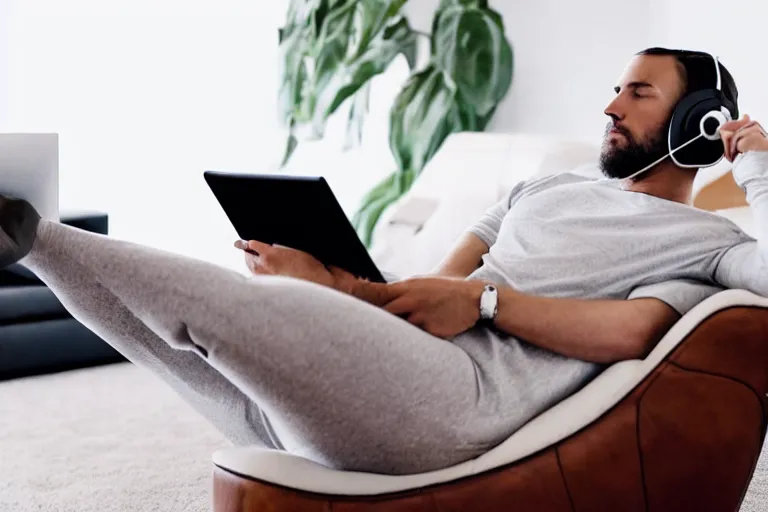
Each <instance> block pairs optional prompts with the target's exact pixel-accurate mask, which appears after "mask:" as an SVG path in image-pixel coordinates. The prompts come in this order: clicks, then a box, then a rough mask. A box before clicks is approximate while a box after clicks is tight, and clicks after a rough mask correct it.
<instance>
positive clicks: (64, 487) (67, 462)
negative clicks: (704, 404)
mask: <svg viewBox="0 0 768 512" xmlns="http://www.w3.org/2000/svg"><path fill="white" fill-rule="evenodd" d="M228 446H230V444H229V442H228V441H227V440H226V439H225V438H224V437H223V436H222V435H221V434H219V433H218V431H216V430H215V429H214V428H213V427H211V426H210V425H209V424H208V423H207V422H206V421H205V419H204V418H202V417H201V416H199V415H198V414H197V413H196V412H195V411H194V410H192V409H191V408H190V407H189V406H187V405H186V404H185V403H184V402H183V401H182V400H181V399H180V398H179V397H178V395H176V394H175V393H174V392H173V391H172V390H171V389H170V388H168V387H167V386H166V385H165V384H164V383H163V382H162V381H160V380H159V379H157V378H156V377H154V376H153V375H152V374H151V373H149V372H147V371H146V370H143V369H141V368H138V367H136V366H134V365H132V364H130V363H120V364H113V365H108V366H102V367H97V368H90V369H84V370H76V371H71V372H65V373H59V374H53V375H46V376H42V377H31V378H26V379H17V380H11V381H6V382H0V512H11V511H13V512H33V511H34V512H70V511H71V512H75V511H77V512H97V511H98V512H133V511H142V512H145V511H162V512H174V511H184V512H204V511H209V510H210V508H211V488H210V483H211V479H210V472H211V455H212V454H213V452H214V451H216V450H218V449H221V448H225V447H228ZM741 512H768V450H764V452H763V457H762V458H761V460H760V463H759V465H758V468H757V470H756V472H755V476H754V478H753V480H752V484H751V486H750V490H749V492H748V494H747V497H746V498H745V501H744V504H743V506H742V508H741Z"/></svg>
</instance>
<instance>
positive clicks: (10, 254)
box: [0, 195, 40, 268]
mask: <svg viewBox="0 0 768 512" xmlns="http://www.w3.org/2000/svg"><path fill="white" fill-rule="evenodd" d="M39 223H40V214H39V213H37V210H35V209H34V208H33V207H32V205H31V204H29V203H28V202H27V201H25V200H23V199H15V198H11V197H5V196H3V195H0V268H5V267H7V266H8V265H10V264H12V263H16V262H17V261H19V260H20V259H21V258H23V257H24V256H26V255H27V253H29V251H30V250H31V249H32V243H33V242H34V241H35V235H36V234H37V225H38V224H39Z"/></svg>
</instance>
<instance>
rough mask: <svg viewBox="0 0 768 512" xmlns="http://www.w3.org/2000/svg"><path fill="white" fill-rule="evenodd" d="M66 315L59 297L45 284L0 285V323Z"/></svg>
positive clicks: (5, 323) (67, 314)
mask: <svg viewBox="0 0 768 512" xmlns="http://www.w3.org/2000/svg"><path fill="white" fill-rule="evenodd" d="M67 316H69V313H68V312H67V310H66V309H65V308H64V306H63V305H62V304H61V302H59V299H57V298H56V296H55V295H54V294H53V292H52V291H51V290H49V289H48V288H47V287H45V286H4V287H0V325H7V324H13V323H22V322H32V321H38V320H47V319H51V318H62V317H67Z"/></svg>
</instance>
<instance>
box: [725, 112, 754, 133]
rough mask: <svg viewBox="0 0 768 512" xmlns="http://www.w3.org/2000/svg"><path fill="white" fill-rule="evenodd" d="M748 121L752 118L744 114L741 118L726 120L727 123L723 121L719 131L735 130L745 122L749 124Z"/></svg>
mask: <svg viewBox="0 0 768 512" xmlns="http://www.w3.org/2000/svg"><path fill="white" fill-rule="evenodd" d="M750 122H752V119H751V118H750V117H749V116H748V115H746V114H745V115H744V117H743V118H742V119H736V120H734V121H728V122H727V123H725V124H724V125H723V126H721V127H720V131H721V132H722V131H723V130H726V131H731V132H735V131H736V130H738V129H739V128H741V127H742V126H744V125H746V124H749V123H750Z"/></svg>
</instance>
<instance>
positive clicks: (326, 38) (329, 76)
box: [307, 2, 356, 138]
mask: <svg viewBox="0 0 768 512" xmlns="http://www.w3.org/2000/svg"><path fill="white" fill-rule="evenodd" d="M355 5H356V3H354V2H350V3H347V4H346V5H344V6H342V7H340V8H339V9H337V10H335V11H333V12H332V13H330V14H329V15H328V16H327V17H326V19H325V22H324V24H323V28H322V33H321V35H320V37H319V38H318V39H317V41H316V42H315V44H314V49H313V54H314V59H313V64H314V65H313V68H312V84H311V88H310V92H309V94H308V109H307V110H308V112H307V114H308V115H309V117H310V119H311V120H312V130H313V133H314V135H315V137H318V138H320V137H322V136H323V132H324V130H325V121H326V117H327V116H318V115H316V113H317V110H318V107H317V105H318V101H319V99H320V98H322V97H323V95H324V93H325V90H326V88H327V87H329V85H330V84H332V82H333V81H334V76H335V75H336V74H337V73H338V71H339V68H340V67H341V66H342V65H343V63H344V60H345V56H346V53H347V48H348V45H349V32H350V29H351V27H352V22H353V18H354V13H355ZM331 90H335V88H331ZM321 109H322V107H321Z"/></svg>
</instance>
